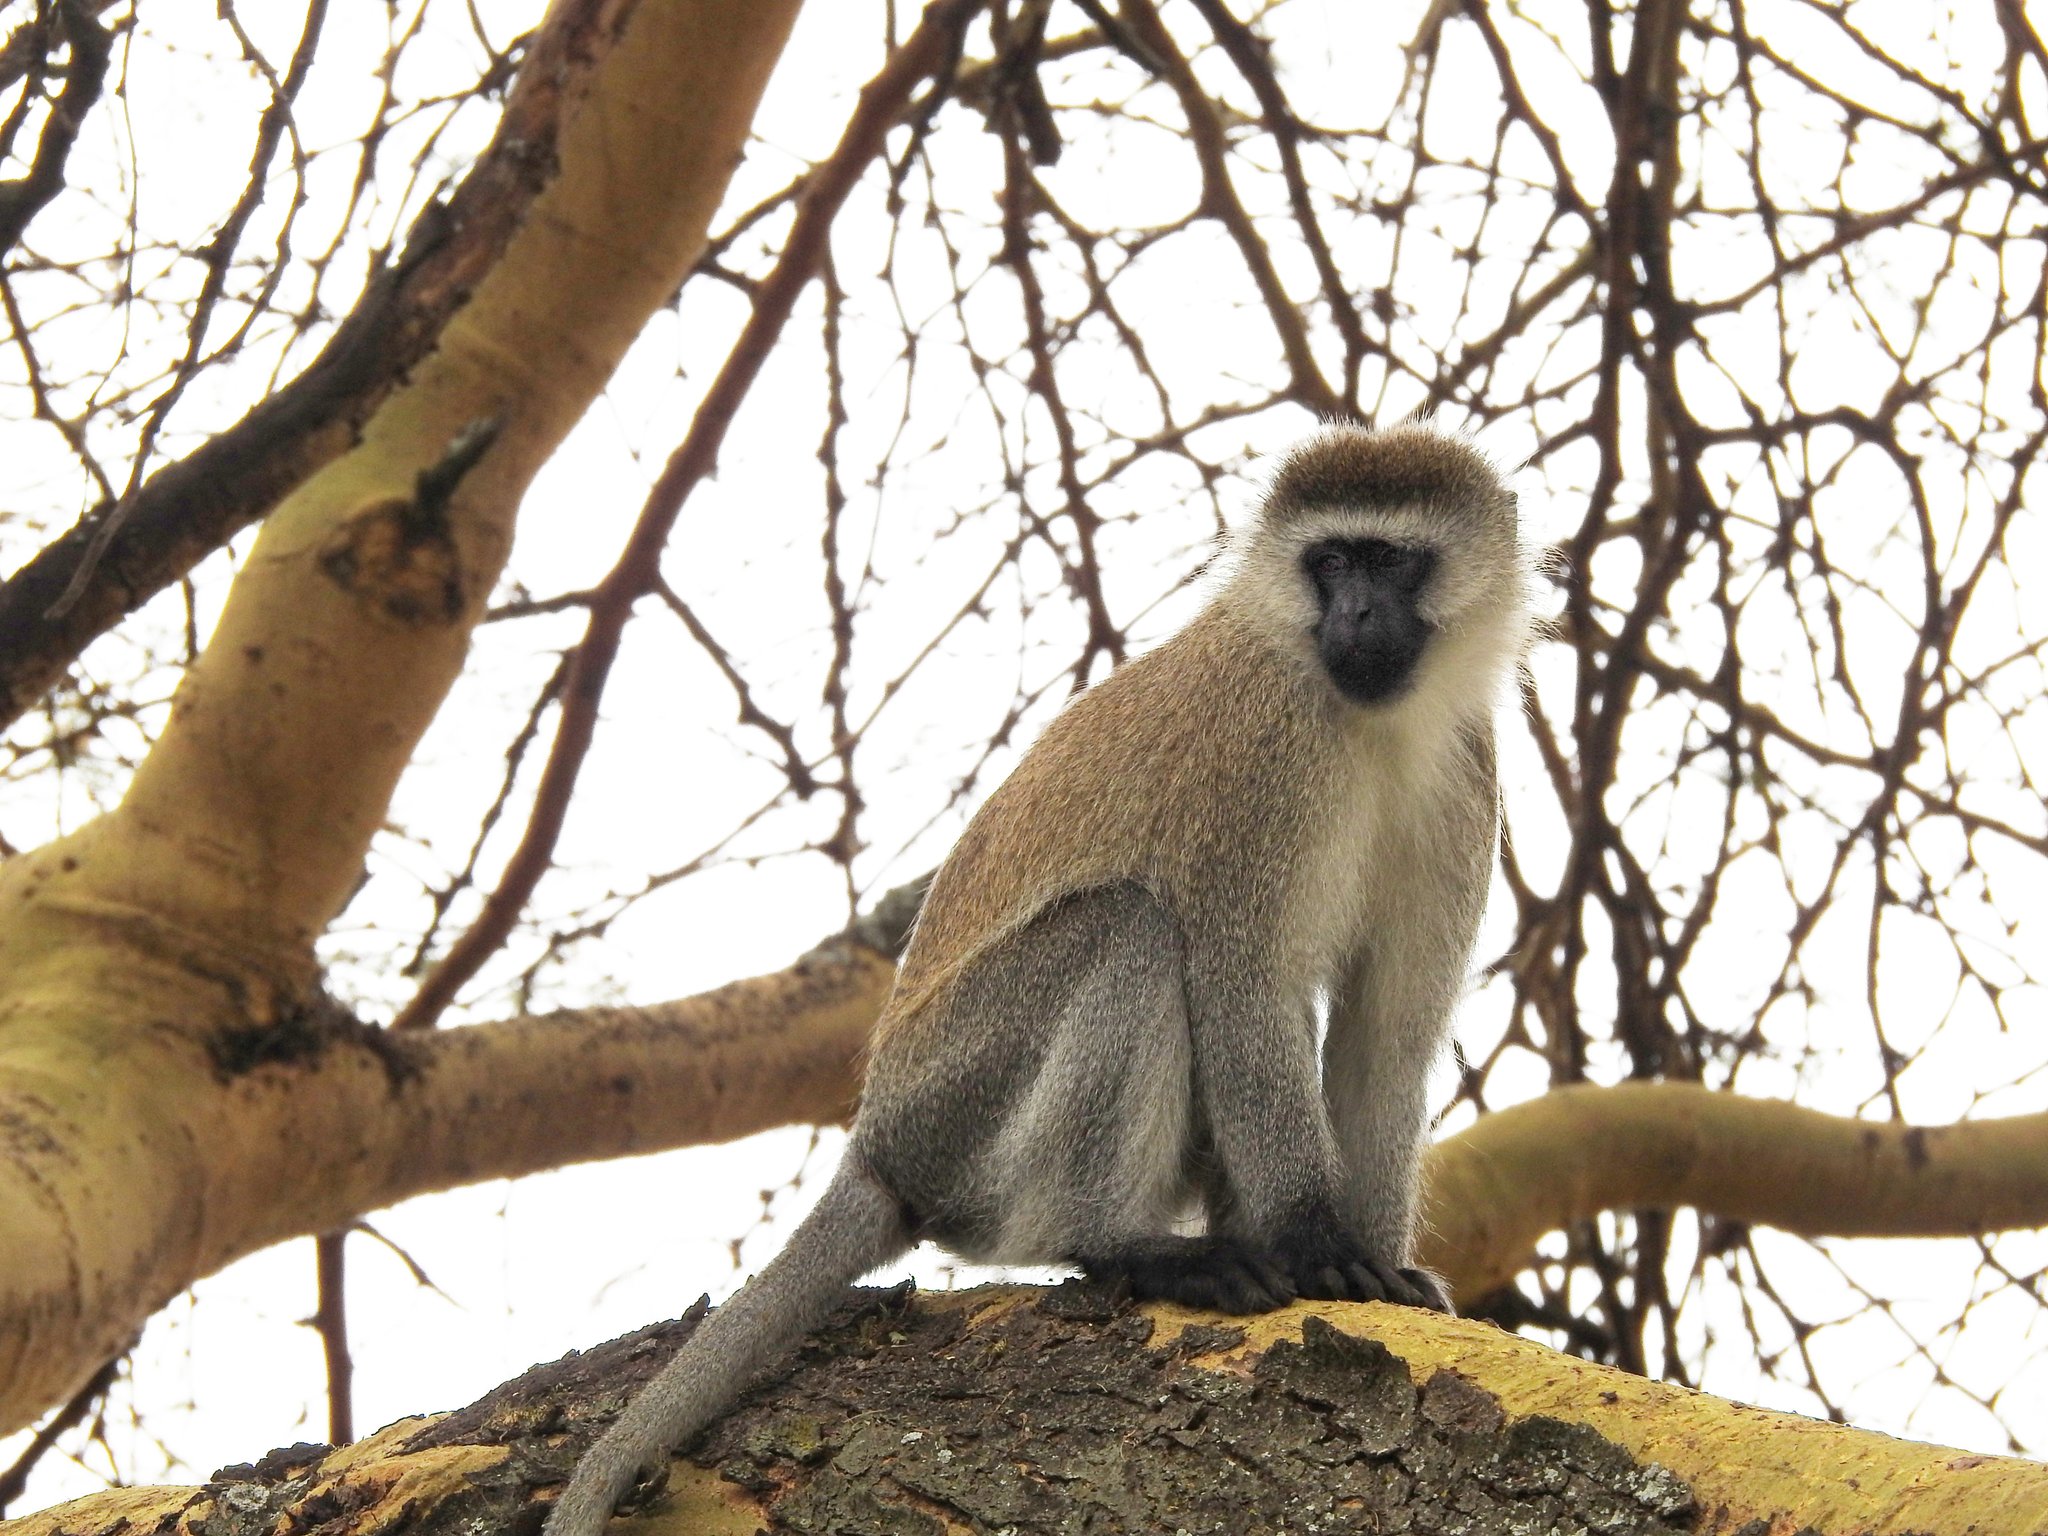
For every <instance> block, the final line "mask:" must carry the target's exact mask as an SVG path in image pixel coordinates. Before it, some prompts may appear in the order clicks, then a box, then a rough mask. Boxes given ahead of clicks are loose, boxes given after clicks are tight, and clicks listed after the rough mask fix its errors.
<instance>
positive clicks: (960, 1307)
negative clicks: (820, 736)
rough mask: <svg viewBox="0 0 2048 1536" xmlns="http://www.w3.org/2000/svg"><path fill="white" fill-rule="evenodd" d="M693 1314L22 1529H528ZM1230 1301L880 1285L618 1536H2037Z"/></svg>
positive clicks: (1382, 1320)
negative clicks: (1073, 1534)
mask: <svg viewBox="0 0 2048 1536" xmlns="http://www.w3.org/2000/svg"><path fill="white" fill-rule="evenodd" d="M698 1316H701V1312H696V1311H693V1315H692V1316H691V1317H690V1318H687V1319H685V1320H684V1321H683V1322H681V1323H676V1324H666V1325H661V1326H658V1327H656V1328H652V1329H647V1330H644V1331H643V1332H641V1333H639V1334H635V1335H632V1336H630V1337H628V1338H625V1339H621V1340H619V1341H617V1342H616V1343H614V1344H611V1345H607V1346H605V1347H604V1348H602V1349H598V1350H594V1351H592V1352H590V1353H589V1354H587V1355H581V1356H571V1357H569V1358H568V1359H566V1360H563V1361H561V1362H558V1363H557V1364H555V1365H551V1366H542V1367H538V1368H536V1369H535V1370H532V1371H530V1372H528V1373H527V1374H526V1375H525V1376H523V1377H521V1378H519V1379H518V1380H517V1381H513V1382H509V1383H507V1384H506V1385H505V1386H503V1387H500V1388H499V1389H498V1390H496V1391H495V1392H493V1393H491V1394H490V1395H489V1396H487V1397H485V1398H484V1399H483V1400H482V1401H480V1402H478V1403H476V1404H474V1405H472V1406H471V1407H469V1408H465V1409H463V1410H461V1411H459V1412H457V1413H454V1414H450V1415H448V1416H446V1417H444V1418H440V1419H431V1420H430V1419H410V1420H405V1421H402V1422H400V1423H398V1424H395V1425H393V1426H392V1427H391V1428H389V1429H387V1430H385V1431H383V1432H382V1433H380V1434H378V1435H376V1436H374V1437H373V1438H372V1439H370V1440H367V1441H364V1442H363V1443H362V1444H360V1445H357V1446H352V1447H348V1448H346V1449H344V1450H341V1451H335V1452H329V1451H328V1449H327V1448H326V1447H325V1446H297V1447H293V1448H291V1449H290V1450H286V1451H279V1452H275V1453H273V1454H272V1455H270V1456H267V1457H265V1458H263V1460H262V1461H260V1462H258V1463H256V1464H254V1465H248V1466H240V1467H232V1468H228V1469H226V1470H225V1471H223V1472H222V1473H220V1474H218V1475H217V1476H216V1478H215V1480H214V1481H213V1482H211V1483H209V1484H207V1485H206V1486H205V1487H202V1488H158V1489H117V1490H113V1491H111V1492H109V1493H106V1494H100V1495H95V1496H94V1497H92V1498H87V1499H80V1500H78V1501H76V1502H74V1503H71V1504H67V1505H64V1506H62V1507H61V1508H58V1509H54V1510H49V1511H46V1512H44V1513H42V1514H39V1515H31V1516H30V1517H28V1518H27V1519H26V1520H24V1521H22V1522H20V1525H19V1527H18V1536H58V1533H60V1532H61V1533H64V1536H118V1533H121V1532H124V1531H133V1530H138V1529H148V1530H153V1531H156V1532H159V1533H162V1536H188V1533H189V1536H202V1533H206V1536H218V1533H220V1532H221V1531H223V1530H231V1531H240V1530H250V1531H256V1530H298V1529H302V1528H306V1527H308V1526H313V1525H317V1526H319V1527H320V1529H322V1530H324V1531H329V1532H333V1533H335V1536H349V1533H351V1532H366V1533H367V1532H374V1531H379V1530H386V1529H390V1528H391V1527H392V1526H394V1525H398V1524H402V1525H403V1526H404V1527H405V1529H406V1530H407V1531H408V1532H413V1533H418V1536H439V1533H441V1532H448V1533H451V1536H453V1533H458V1532H461V1533H471V1536H474V1533H479V1532H493V1531H513V1530H524V1529H529V1528H531V1526H532V1525H533V1523H534V1522H535V1521H536V1519H537V1517H538V1513H539V1511H538V1509H537V1508H536V1505H537V1504H538V1502H539V1501H540V1500H541V1499H542V1498H544V1497H546V1496H549V1495H551V1494H553V1493H554V1492H557V1491H559V1488H560V1484H561V1481H562V1479H563V1478H564V1477H566V1475H567V1473H568V1469H569V1468H570V1466H571V1465H572V1464H573V1462H574V1460H575V1457H576V1456H577V1455H578V1454H579V1453H580V1452H581V1451H582V1450H583V1449H584V1448H585V1447H587V1446H588V1444H589V1443H590V1440H591V1437H592V1436H593V1435H594V1433H595V1432H596V1431H597V1430H598V1429H599V1428H601V1427H602V1425H603V1424H604V1422H605V1421H606V1420H607V1419H609V1418H610V1417H612V1416H613V1415H615V1414H616V1412H617V1411H618V1407H619V1405H620V1403H621V1401H622V1400H623V1399H624V1397H625V1396H626V1394H627V1393H628V1392H630V1390H631V1389H632V1388H633V1387H634V1386H636V1385H637V1384H638V1383H639V1382H641V1381H644V1380H645V1379H646V1378H647V1376H648V1375H649V1373H651V1372H652V1371H653V1370H654V1369H655V1368H656V1367H658V1366H659V1365H660V1364H661V1363H662V1362H663V1361H664V1360H665V1359H666V1358H667V1356H668V1354H669V1353H670V1352H671V1351H672V1350H673V1348H674V1347H675V1346H676V1345H677V1344H678V1343H679V1342H680V1341H681V1340H682V1339H683V1338H684V1337H685V1336H687V1334H688V1332H689V1331H690V1329H691V1328H692V1327H693V1326H694V1325H695V1322H696V1319H697V1317H698ZM1217 1322H1218V1320H1215V1319H1208V1318H1203V1317H1200V1316H1198V1315H1195V1314H1191V1313H1188V1312H1185V1311H1181V1310H1178V1309H1174V1308H1168V1307H1163V1306H1161V1307H1148V1308H1145V1309H1142V1310H1135V1311H1133V1310H1130V1309H1127V1308H1124V1307H1120V1306H1118V1305H1116V1304H1115V1303H1114V1300H1113V1299H1112V1298H1108V1297H1104V1296H1103V1295H1101V1294H1100V1293H1099V1292H1091V1291H1090V1290H1088V1289H1086V1288H1084V1287H1080V1286H1066V1287H1062V1288H1060V1289H1058V1290H1055V1291H1052V1292H1032V1291H1027V1290H1020V1289H1014V1288H994V1287H991V1288H988V1289H982V1290H974V1291H962V1292H953V1293H948V1294H943V1295H934V1296H925V1297H921V1298H918V1299H916V1300H915V1301H914V1302H908V1303H906V1301H905V1300H904V1298H903V1297H902V1296H901V1295H899V1294H890V1293H875V1292H868V1293H865V1295H863V1296H862V1297H861V1298H859V1299H858V1300H857V1301H855V1302H854V1303H853V1304H852V1305H850V1306H849V1307H848V1308H847V1309H846V1310H845V1311H844V1312H843V1313H842V1314H841V1317H840V1319H839V1321H838V1322H837V1324H836V1325H835V1326H834V1327H832V1328H831V1329H829V1330H827V1331H825V1332H824V1333H822V1334H821V1335H820V1337H819V1339H818V1341H817V1343H816V1345H815V1346H814V1347H811V1348H808V1349H806V1350H805V1351H804V1353H803V1355H802V1356H801V1358H800V1359H799V1360H798V1361H796V1362H795V1363H794V1364H793V1365H792V1366H791V1367H790V1368H789V1369H787V1370H786V1371H784V1372H783V1373H781V1375H780V1377H779V1379H777V1380H776V1381H775V1382H774V1383H772V1384H771V1385H769V1386H766V1387H764V1388H763V1389H761V1390H759V1391H756V1392H754V1393H753V1394H751V1395H750V1396H749V1397H748V1398H746V1399H744V1400H743V1401H742V1402H741V1404H740V1405H739V1407H738V1408H737V1409H736V1410H735V1411H734V1412H733V1413H731V1414H730V1415H728V1416H727V1417H725V1418H724V1419H722V1420H720V1421H719V1422H718V1423H717V1424H715V1425H714V1426H713V1427H712V1429H711V1431H710V1433H709V1434H708V1435H707V1436H706V1437H705V1439H704V1440H703V1442H702V1443H701V1444H700V1445H698V1446H696V1447H694V1448H693V1450H692V1452H691V1454H689V1455H688V1456H685V1457H679V1458H677V1459H676V1460H675V1461H674V1462H673V1463H672V1464H671V1466H670V1467H669V1469H668V1477H667V1481H666V1484H665V1487H664V1490H663V1492H662V1494H661V1495H660V1497H659V1498H658V1499H657V1500H656V1501H655V1502H654V1503H653V1505H652V1506H651V1507H650V1508H649V1509H648V1511H647V1512H646V1513H645V1514H644V1515H643V1516H642V1517H641V1518H639V1519H636V1520H634V1521H632V1522H630V1523H629V1524H627V1525H623V1526H620V1527H618V1529H620V1530H622V1531H624V1530H640V1531H644V1532H646V1533H648V1536H662V1533H669V1532H673V1533H677V1536H683V1533H689V1536H700V1533H706V1532H714V1531H733V1532H739V1531H753V1530H757V1529H762V1528H771V1527H772V1528H773V1529H776V1530H819V1531H822V1530H832V1531H906V1532H907V1531H918V1532H926V1531H929V1532H937V1531H940V1530H975V1531H994V1530H1004V1531H1009V1532H1013V1533H1015V1536H1053V1533H1057V1532H1069V1531H1075V1530H1081V1529H1088V1530H1096V1529H1102V1530H1121V1531H1173V1530H1187V1531H1197V1530H1199V1531H1210V1530H1232V1531H1282V1530H1288V1531H1293V1530H1321V1531H1332V1532H1338V1531H1384V1530H1408V1529H1413V1530H1418V1531H1424V1530H1438V1529H1446V1528H1462V1529H1471V1530H1475V1531H1562V1530H1598V1531H1608V1532H1615V1533H1631V1536H1678V1533H1680V1532H1685V1533H1689V1536H1728V1533H1735V1532H1761V1531H1792V1530H1802V1531H1815V1532H1822V1531H1825V1532H1837V1531H1844V1532H1846V1531H1860V1532H1868V1533H1871V1536H1903V1533H1906V1532H1928V1531H1939V1532H1962V1531H1970V1532H1975V1533H1977V1536H2032V1533H2034V1532H2037V1531H2039V1530H2041V1529H2042V1528H2043V1523H2044V1522H2048V1468H2043V1467H2042V1466H2040V1465H2039V1464H2038V1463H2036V1462H2030V1461H2023V1460H2020V1459H2018V1458H2013V1457H2002V1456H1974V1455H1967V1454H1965V1453H1963V1452H1960V1451H1954V1450H1947V1449H1944V1448H1942V1447H1939V1446H1930V1445H1921V1444H1917V1443H1914V1442H1911V1441H1903V1440H1893V1439H1891V1438H1889V1437H1888V1436H1884V1435H1878V1434H1872V1433H1869V1432H1867V1431H1862V1430H1854V1429H1847V1428H1844V1427H1843V1426H1841V1425H1837V1424H1827V1423H1821V1422H1817V1421H1815V1420H1812V1419H1803V1418H1797V1417H1794V1416H1793V1415H1790V1414H1783V1413H1769V1412H1765V1411H1763V1410H1760V1409H1754V1408H1744V1407H1741V1406H1738V1405H1736V1404H1733V1403H1728V1402H1724V1401H1722V1400H1721V1399H1719V1398H1714V1397H1709V1396H1706V1395H1705V1394H1703V1393H1696V1392H1690V1391H1686V1390H1684V1389H1682V1388H1678V1387H1671V1386H1665V1385H1662V1384H1660V1383H1656V1382H1651V1381H1646V1380H1644V1379H1643V1378H1641V1377H1639V1376H1631V1375H1628V1374H1627V1373H1625V1372H1622V1371H1618V1370H1615V1369H1613V1368H1612V1367H1608V1366H1602V1365H1595V1364H1591V1363H1589V1362H1586V1361H1582V1360H1574V1359H1569V1358H1567V1357H1565V1356H1562V1355H1559V1354H1557V1353H1555V1352H1554V1351H1552V1350H1549V1349H1546V1348H1545V1347H1543V1346H1542V1345H1540V1344H1535V1343H1532V1342H1530V1341H1528V1340H1526V1339H1517V1338H1515V1337H1513V1336H1512V1335H1509V1334H1504V1333H1502V1332H1500V1331H1499V1330H1498V1329H1495V1328H1491V1327H1489V1326H1487V1325H1485V1324H1483V1323H1474V1322H1469V1321H1461V1320H1458V1319H1455V1318H1443V1317H1437V1316H1435V1315H1433V1314H1429V1313H1423V1312H1417V1311H1411V1310H1408V1309H1405V1308H1396V1307H1388V1306H1385V1305H1349V1306H1347V1305H1344V1304H1341V1303H1332V1302H1307V1303H1302V1304H1300V1305H1297V1306H1294V1307H1290V1308H1288V1309H1287V1310H1285V1311H1282V1312H1276V1313H1272V1314H1270V1315H1268V1316H1266V1317H1261V1318H1254V1319H1247V1320H1232V1321H1231V1322H1230V1324H1229V1325H1227V1326H1217ZM941 1516H943V1518H940V1517H941ZM230 1522H232V1523H230Z"/></svg>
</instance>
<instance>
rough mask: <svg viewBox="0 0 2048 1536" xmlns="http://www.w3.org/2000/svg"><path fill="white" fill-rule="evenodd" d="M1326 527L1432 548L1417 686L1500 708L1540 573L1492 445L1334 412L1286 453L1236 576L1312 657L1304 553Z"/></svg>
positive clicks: (1281, 636)
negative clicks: (1428, 640) (1427, 631)
mask: <svg viewBox="0 0 2048 1536" xmlns="http://www.w3.org/2000/svg"><path fill="white" fill-rule="evenodd" d="M1330 538H1346V539H1351V538H1375V539H1385V540H1387V541H1388V542H1389V543H1393V544H1423V545H1428V546H1429V547H1431V548H1433V549H1434V550H1435V551H1436V552H1437V556H1438V565H1437V570H1436V574H1435V575H1434V577H1432V579H1431V582H1430V586H1429V588H1428V590H1427V591H1426V592H1425V594H1424V596H1423V601H1422V604H1421V612H1422V614H1423V616H1424V617H1425V618H1426V619H1427V620H1428V621H1429V623H1430V625H1431V626H1432V627H1433V628H1434V629H1436V630H1437V632H1438V634H1439V637H1440V638H1439V641H1438V643H1437V644H1435V645H1433V646H1432V647H1431V649H1430V651H1429V653H1427V654H1426V655H1425V657H1424V661H1423V667H1424V673H1425V676H1424V686H1423V687H1422V688H1420V689H1418V690H1417V691H1418V693H1420V694H1421V695H1422V696H1423V697H1425V698H1426V699H1431V700H1444V701H1451V702H1457V703H1461V704H1462V705H1464V706H1466V707H1469V708H1471V709H1472V710H1473V711H1474V712H1475V713H1476V714H1483V713H1486V712H1488V711H1491V710H1492V709H1493V707H1494V706H1495V704H1496V703H1497V702H1498V699H1499V696H1500V695H1501V693H1502V692H1503V691H1504V689H1505V687H1506V684H1507V683H1508V681H1509V679H1510V678H1511V677H1512V675H1513V672H1514V668H1515V665H1516V663H1517V662H1518V661H1519V660H1520V658H1521V652H1522V647H1523V645H1524V643H1525V642H1526V639H1527V635H1528V626H1529V617H1528V616H1529V608H1530V605H1531V602H1532V599H1533V596H1534V587H1535V582H1534V561H1533V559H1532V558H1531V556H1530V555H1529V553H1528V551H1527V549H1526V548H1525V547H1524V545H1523V544H1522V542H1521V540H1520V537H1519V535H1518V534H1517V531H1516V526H1515V495H1514V492H1513V491H1511V490H1509V489H1508V486H1507V482H1506V481H1505V480H1504V479H1503V478H1502V477H1501V475H1500V473H1499V471H1497V470H1496V469H1495V468H1494V466H1493V465H1492V463H1491V462H1489V461H1488V459H1487V458H1486V456H1485V455H1484V454H1482V453H1481V452H1480V451H1479V450H1478V449H1477V448H1474V447H1473V446H1472V445H1471V444H1470V443H1467V442H1465V441H1464V440H1462V439H1460V438H1456V437H1452V436H1449V435H1448V434H1446V433H1443V432H1440V431H1438V430H1437V429H1435V428H1433V427H1430V426H1428V425H1426V424H1424V423H1421V422H1416V421H1407V422H1402V423H1400V424H1399V425H1396V426H1392V427H1386V428H1382V429H1379V430H1375V429H1373V428H1371V427H1367V426H1365V425H1363V424H1362V423H1359V422H1335V423H1332V424H1330V425H1328V426H1326V427H1324V428H1323V430H1322V431H1320V432H1318V433H1316V434H1315V436H1313V437H1311V438H1309V439H1308V440H1307V441H1305V442H1303V443H1302V444H1301V445H1300V446H1298V447H1296V448H1295V449H1293V450H1292V451H1291V452H1290V453H1288V454H1287V456H1286V457H1285V458H1284V459H1282V460H1281V461H1280V464H1279V467H1278V468H1277V469H1275V470H1274V472H1273V478H1272V482H1271V484H1270V485H1269V486H1268V488H1267V491H1266V496H1265V500H1264V501H1263V503H1262V504H1261V505H1260V507H1259V511H1258V515H1257V517H1256V518H1255V519H1254V520H1253V522H1252V523H1251V524H1250V526H1249V527H1247V528H1246V529H1245V531H1244V533H1243V535H1242V536H1241V538H1240V539H1239V540H1238V544H1237V551H1236V554H1237V560H1236V570H1235V572H1234V574H1233V576H1232V578H1231V585H1232V586H1233V587H1234V588H1236V591H1237V598H1238V602H1239V604H1240V605H1241V607H1242V609H1243V611H1245V612H1247V613H1251V614H1256V615H1257V616H1258V617H1259V619H1260V622H1261V623H1262V624H1263V625H1264V626H1265V627H1266V630H1267V633H1268V635H1269V636H1270V637H1271V638H1272V639H1273V640H1274V641H1275V642H1276V643H1278V644H1280V645H1283V646H1287V645H1290V644H1291V645H1292V646H1293V647H1294V648H1295V649H1297V650H1298V651H1299V652H1300V653H1301V655H1302V657H1303V660H1304V663H1305V664H1306V663H1308V662H1309V661H1310V659H1311V652H1310V649H1309V645H1308V639H1307V637H1308V636H1309V634H1310V632H1311V631H1312V630H1313V628H1314V625H1315V622H1316V617H1317V613H1318V608H1317V602H1316V595H1315V588H1314V584H1313V583H1312V582H1311V581H1310V579H1309V577H1308V575H1307V573H1306V571H1305V570H1304V569H1303V567H1302V564H1301V561H1302V554H1303V551H1304V550H1306V549H1307V548H1308V547H1309V546H1310V545H1311V544H1314V543H1316V542H1317V541H1319V540H1322V539H1330ZM1439 684H1447V685H1448V686H1438V685H1439Z"/></svg>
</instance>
